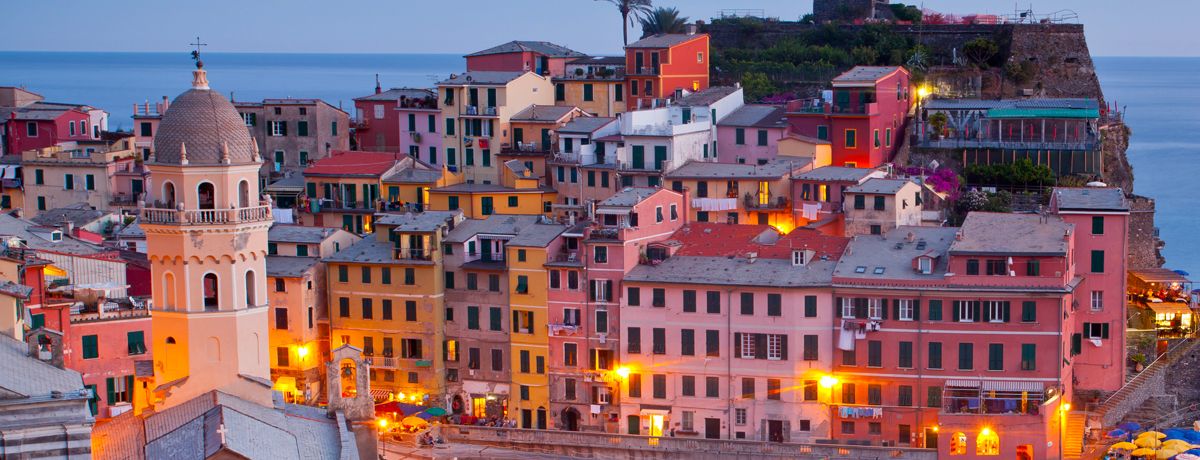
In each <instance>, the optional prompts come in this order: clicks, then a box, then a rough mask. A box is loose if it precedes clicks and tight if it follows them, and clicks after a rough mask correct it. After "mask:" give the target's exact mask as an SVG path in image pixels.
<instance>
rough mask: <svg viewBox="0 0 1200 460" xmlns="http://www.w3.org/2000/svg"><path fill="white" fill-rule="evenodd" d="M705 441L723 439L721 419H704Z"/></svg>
mask: <svg viewBox="0 0 1200 460" xmlns="http://www.w3.org/2000/svg"><path fill="white" fill-rule="evenodd" d="M704 439H721V419H719V418H706V419H704Z"/></svg>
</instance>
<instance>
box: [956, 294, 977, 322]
mask: <svg viewBox="0 0 1200 460" xmlns="http://www.w3.org/2000/svg"><path fill="white" fill-rule="evenodd" d="M979 305H980V302H979V301H964V300H955V301H954V314H955V316H957V318H955V321H958V322H960V323H970V322H974V321H975V309H976V307H978V306H979Z"/></svg>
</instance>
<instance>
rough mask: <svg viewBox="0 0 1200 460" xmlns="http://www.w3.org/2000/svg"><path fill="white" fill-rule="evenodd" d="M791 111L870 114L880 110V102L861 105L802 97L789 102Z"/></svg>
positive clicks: (789, 110)
mask: <svg viewBox="0 0 1200 460" xmlns="http://www.w3.org/2000/svg"><path fill="white" fill-rule="evenodd" d="M787 111H788V112H789V113H811V114H827V115H832V114H840V115H869V114H872V113H877V112H878V111H879V104H878V103H875V102H868V103H865V104H859V105H846V104H836V103H829V102H826V101H824V100H821V99H800V100H795V101H791V102H789V103H788V104H787Z"/></svg>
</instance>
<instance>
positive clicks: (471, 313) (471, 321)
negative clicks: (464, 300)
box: [467, 306, 479, 331]
mask: <svg viewBox="0 0 1200 460" xmlns="http://www.w3.org/2000/svg"><path fill="white" fill-rule="evenodd" d="M467 329H470V330H475V331H478V330H479V307H476V306H468V307H467Z"/></svg>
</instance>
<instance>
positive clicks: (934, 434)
mask: <svg viewBox="0 0 1200 460" xmlns="http://www.w3.org/2000/svg"><path fill="white" fill-rule="evenodd" d="M937 446H938V430H937V428H926V429H925V448H926V449H937Z"/></svg>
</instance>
